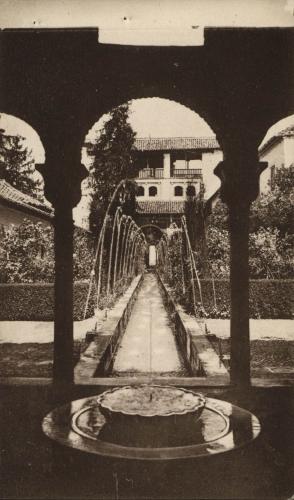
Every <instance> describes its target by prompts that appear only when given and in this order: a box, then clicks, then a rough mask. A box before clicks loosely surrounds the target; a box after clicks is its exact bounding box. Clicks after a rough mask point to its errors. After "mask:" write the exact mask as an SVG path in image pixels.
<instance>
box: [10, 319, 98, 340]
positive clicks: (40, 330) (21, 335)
mask: <svg viewBox="0 0 294 500" xmlns="http://www.w3.org/2000/svg"><path fill="white" fill-rule="evenodd" d="M95 322H96V318H88V319H85V320H84V321H75V322H74V339H75V340H82V339H84V338H85V336H86V333H87V332H88V331H90V330H91V329H92V328H93V327H94V326H95ZM53 326H54V325H53V321H0V343H4V342H14V343H15V344H24V343H37V344H46V343H48V342H53Z"/></svg>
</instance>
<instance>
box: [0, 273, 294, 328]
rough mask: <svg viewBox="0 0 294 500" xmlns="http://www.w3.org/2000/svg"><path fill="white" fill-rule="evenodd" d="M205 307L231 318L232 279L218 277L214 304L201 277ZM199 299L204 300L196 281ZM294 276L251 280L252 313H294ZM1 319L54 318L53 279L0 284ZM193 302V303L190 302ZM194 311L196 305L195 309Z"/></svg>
mask: <svg viewBox="0 0 294 500" xmlns="http://www.w3.org/2000/svg"><path fill="white" fill-rule="evenodd" d="M88 286H89V285H88V282H86V281H78V282H75V284H74V320H75V321H79V320H81V319H83V314H84V307H85V302H86V297H87V293H88ZM201 288H202V296H203V302H204V307H205V311H206V313H207V316H208V317H210V318H228V317H229V316H230V282H229V280H215V291H216V305H217V308H216V309H215V307H214V299H213V287H212V282H211V280H201ZM195 289H196V293H197V300H198V301H199V302H200V298H199V292H198V287H197V284H196V287H195ZM293 296H294V280H251V281H250V298H249V304H250V317H251V318H262V319H267V318H272V319H276V318H280V319H291V318H292V317H293ZM183 299H184V300H183V302H184V303H185V305H186V308H187V309H189V307H190V308H192V307H193V306H192V304H193V297H192V293H191V290H190V296H189V297H185V298H184V297H183ZM185 299H186V300H185ZM0 304H1V305H0V321H53V320H54V302H53V283H32V284H31V283H9V284H0ZM187 304H189V307H188V305H187ZM191 312H193V311H192V309H191ZM93 313H94V304H93V303H92V304H90V307H89V309H88V313H87V317H90V316H92V315H93Z"/></svg>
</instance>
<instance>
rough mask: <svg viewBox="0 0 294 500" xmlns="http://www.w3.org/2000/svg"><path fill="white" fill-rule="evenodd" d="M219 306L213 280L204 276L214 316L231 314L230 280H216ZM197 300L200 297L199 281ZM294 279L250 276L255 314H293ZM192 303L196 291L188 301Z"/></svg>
mask: <svg viewBox="0 0 294 500" xmlns="http://www.w3.org/2000/svg"><path fill="white" fill-rule="evenodd" d="M214 284H215V295H216V306H217V307H216V308H215V307H214V294H213V286H212V281H211V280H201V289H202V297H203V304H204V308H205V311H206V313H207V316H208V317H210V318H228V317H229V316H230V282H229V280H215V281H214ZM196 293H197V300H198V301H200V298H199V291H198V287H197V284H196ZM293 297H294V280H266V279H263V280H250V294H249V308H250V317H251V318H263V319H267V318H272V319H276V318H281V319H291V318H293V313H294V309H293ZM189 302H190V304H192V303H193V298H192V294H190V297H189V299H188V301H187V303H189Z"/></svg>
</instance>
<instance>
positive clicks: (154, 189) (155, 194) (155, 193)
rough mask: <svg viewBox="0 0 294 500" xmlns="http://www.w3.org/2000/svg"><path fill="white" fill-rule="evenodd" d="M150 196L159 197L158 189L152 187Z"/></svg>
mask: <svg viewBox="0 0 294 500" xmlns="http://www.w3.org/2000/svg"><path fill="white" fill-rule="evenodd" d="M149 196H157V187H155V186H150V188H149Z"/></svg>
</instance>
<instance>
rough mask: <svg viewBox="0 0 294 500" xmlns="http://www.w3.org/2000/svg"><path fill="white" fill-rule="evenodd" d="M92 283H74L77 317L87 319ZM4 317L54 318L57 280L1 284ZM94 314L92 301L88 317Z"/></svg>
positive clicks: (0, 315) (0, 309)
mask: <svg viewBox="0 0 294 500" xmlns="http://www.w3.org/2000/svg"><path fill="white" fill-rule="evenodd" d="M88 287H89V284H88V282H86V281H78V282H75V283H74V320H75V321H79V320H81V319H83V315H84V308H85V303H86V297H87V293H88ZM0 304H1V306H0V321H53V320H54V285H53V283H8V284H0ZM93 314H94V307H93V304H90V307H89V309H88V313H87V317H90V316H92V315H93Z"/></svg>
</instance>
